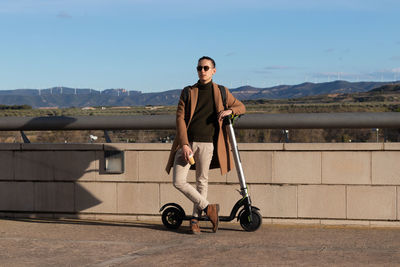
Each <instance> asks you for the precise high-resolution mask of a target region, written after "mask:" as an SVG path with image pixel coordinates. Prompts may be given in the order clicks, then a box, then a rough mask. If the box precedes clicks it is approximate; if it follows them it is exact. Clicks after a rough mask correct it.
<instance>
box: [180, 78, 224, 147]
mask: <svg viewBox="0 0 400 267" xmlns="http://www.w3.org/2000/svg"><path fill="white" fill-rule="evenodd" d="M198 88H199V95H198V98H197V105H196V108H195V110H194V114H193V117H192V120H191V122H190V125H189V128H188V130H187V134H188V139H189V142H213V141H214V138H216V137H217V136H218V133H217V129H218V121H217V111H216V109H215V104H214V93H213V91H214V90H213V83H212V81H211V82H209V83H207V84H200V83H198Z"/></svg>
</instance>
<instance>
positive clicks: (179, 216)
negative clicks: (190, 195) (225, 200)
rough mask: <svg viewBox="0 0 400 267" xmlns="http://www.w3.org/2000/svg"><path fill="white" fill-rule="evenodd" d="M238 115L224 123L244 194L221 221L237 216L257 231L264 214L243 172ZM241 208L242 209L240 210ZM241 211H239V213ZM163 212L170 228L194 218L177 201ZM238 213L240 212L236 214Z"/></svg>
mask: <svg viewBox="0 0 400 267" xmlns="http://www.w3.org/2000/svg"><path fill="white" fill-rule="evenodd" d="M237 118H238V116H233V115H232V116H226V117H225V118H224V125H225V126H226V128H227V132H228V135H229V140H230V144H231V148H232V154H233V158H234V161H235V166H236V171H237V174H238V177H239V183H240V191H239V190H237V191H238V192H239V193H240V195H241V196H242V198H241V199H239V200H238V201H237V202H236V204H235V205H234V206H233V208H232V210H231V213H230V215H229V216H219V221H221V222H230V221H232V220H233V219H235V218H236V217H237V221H240V225H241V226H242V228H243V229H244V230H245V231H249V232H252V231H256V230H257V229H258V228H260V226H261V223H262V216H261V214H260V212H259V210H260V209H259V208H257V207H255V206H252V204H251V200H250V195H249V193H248V190H247V185H246V180H245V177H244V174H243V168H242V163H241V161H240V155H239V150H238V147H237V143H236V137H235V132H234V130H233V122H234V120H235V119H237ZM239 210H240V211H239ZM238 211H239V213H238ZM160 212H162V216H161V218H162V222H163V224H164V226H165V227H167V228H168V229H178V228H179V227H180V226H181V224H182V221H184V220H185V221H187V220H190V219H192V217H191V216H187V215H186V213H185V211H184V210H183V208H182V207H181V206H180V205H179V204H176V203H167V204H165V205H163V206H162V207H161V209H160ZM236 214H238V215H237V216H236ZM199 220H200V221H208V220H209V219H208V217H207V216H202V217H200V218H199Z"/></svg>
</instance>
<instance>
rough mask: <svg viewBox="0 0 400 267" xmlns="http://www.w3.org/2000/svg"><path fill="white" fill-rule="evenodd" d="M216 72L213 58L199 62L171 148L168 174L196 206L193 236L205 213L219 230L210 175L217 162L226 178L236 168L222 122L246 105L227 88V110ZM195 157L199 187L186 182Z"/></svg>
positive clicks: (183, 96) (185, 94)
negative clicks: (210, 198) (210, 195)
mask: <svg viewBox="0 0 400 267" xmlns="http://www.w3.org/2000/svg"><path fill="white" fill-rule="evenodd" d="M215 73H216V68H215V61H214V60H213V59H212V58H210V57H202V58H200V59H199V60H198V64H197V74H198V77H199V80H198V82H197V83H196V84H194V85H193V86H188V87H186V88H185V89H183V90H182V92H181V97H180V99H179V103H178V108H177V111H176V137H175V140H174V143H173V145H172V149H171V153H170V156H169V160H168V164H167V167H166V171H167V172H168V173H169V172H170V170H171V167H173V184H174V186H175V187H176V188H177V189H178V190H179V191H181V192H182V193H183V194H184V195H185V196H186V197H187V198H189V199H190V200H191V201H192V202H193V204H194V207H193V214H192V215H193V219H192V220H191V221H190V229H191V231H192V233H193V234H199V233H200V227H199V220H198V218H199V217H200V216H201V213H202V212H203V211H204V212H205V213H206V215H207V216H208V218H209V219H210V221H211V223H212V225H213V232H216V231H217V229H218V222H219V219H218V210H219V205H218V204H210V203H209V202H208V201H207V191H208V172H209V169H210V164H211V161H212V160H213V155H214V160H213V162H216V163H217V167H219V168H220V170H221V174H222V175H224V174H226V173H227V172H228V171H230V170H231V169H232V168H233V166H234V165H233V159H232V155H231V152H230V148H229V140H228V136H227V133H226V129H225V127H223V124H222V121H223V118H224V117H225V116H228V115H230V114H232V113H234V114H243V113H245V111H246V108H245V107H244V105H243V104H242V103H241V102H240V101H239V100H237V99H236V98H235V97H234V96H233V95H232V94H231V93H230V92H229V90H228V89H226V88H225V87H221V88H222V90H225V96H226V101H225V102H226V109H225V108H224V103H223V99H222V98H223V97H222V95H221V91H220V88H219V87H218V85H217V84H215V83H214V82H213V81H212V78H213V75H214V74H215ZM191 156H193V157H194V161H195V168H196V188H194V187H193V186H192V185H190V184H189V183H188V182H187V175H188V172H189V169H190V164H189V158H190V157H191Z"/></svg>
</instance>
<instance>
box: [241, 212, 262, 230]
mask: <svg viewBox="0 0 400 267" xmlns="http://www.w3.org/2000/svg"><path fill="white" fill-rule="evenodd" d="M251 215H252V216H251V219H250V214H249V211H248V210H245V211H244V212H242V213H241V215H240V218H239V219H240V226H242V228H243V229H244V230H246V231H247V232H254V231H256V230H257V229H258V228H260V226H261V223H262V216H261V214H260V213H259V212H258V210H256V209H251Z"/></svg>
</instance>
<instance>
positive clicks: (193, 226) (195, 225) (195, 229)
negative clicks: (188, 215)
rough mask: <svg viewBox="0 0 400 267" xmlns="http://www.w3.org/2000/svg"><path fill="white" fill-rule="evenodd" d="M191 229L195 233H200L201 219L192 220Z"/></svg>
mask: <svg viewBox="0 0 400 267" xmlns="http://www.w3.org/2000/svg"><path fill="white" fill-rule="evenodd" d="M190 231H191V232H192V234H194V235H198V234H200V226H199V220H197V219H191V220H190Z"/></svg>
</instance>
